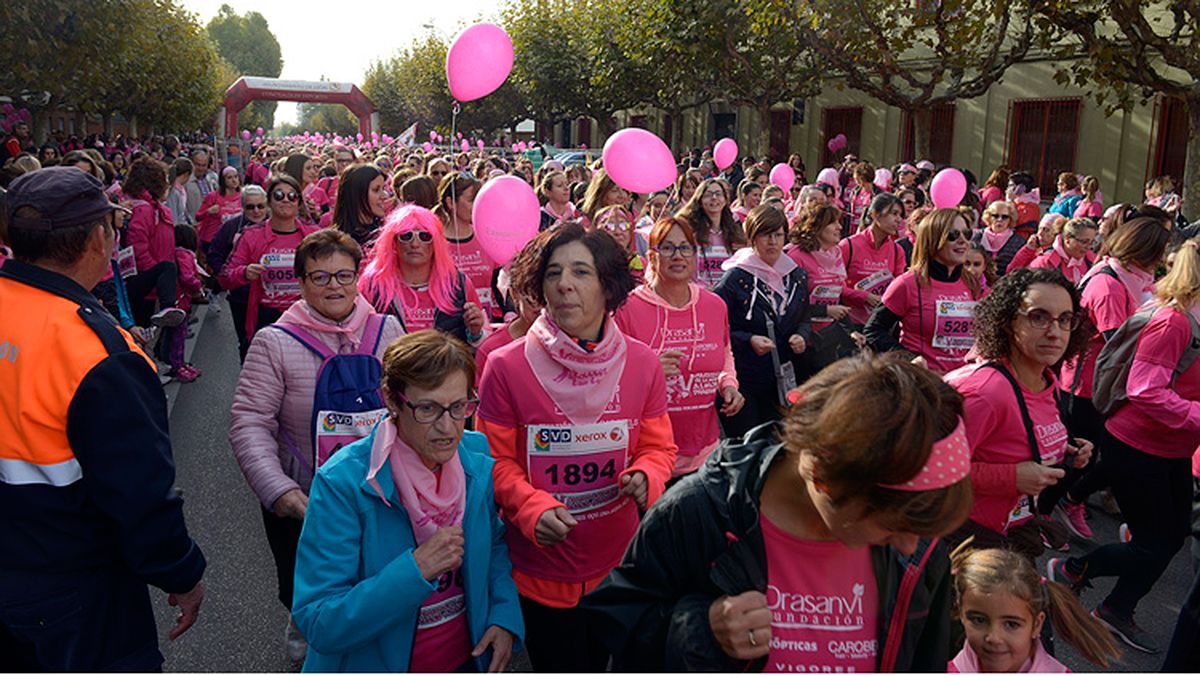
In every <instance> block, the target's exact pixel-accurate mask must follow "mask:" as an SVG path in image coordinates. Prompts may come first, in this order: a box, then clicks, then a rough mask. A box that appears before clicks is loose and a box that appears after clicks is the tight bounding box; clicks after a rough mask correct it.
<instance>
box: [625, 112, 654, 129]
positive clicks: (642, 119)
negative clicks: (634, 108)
mask: <svg viewBox="0 0 1200 675" xmlns="http://www.w3.org/2000/svg"><path fill="white" fill-rule="evenodd" d="M629 126H631V127H636V128H638V129H647V128H649V127H648V126H647V124H646V116H645V115H634V116H633V117H630V118H629Z"/></svg>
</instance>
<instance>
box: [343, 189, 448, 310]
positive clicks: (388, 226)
mask: <svg viewBox="0 0 1200 675" xmlns="http://www.w3.org/2000/svg"><path fill="white" fill-rule="evenodd" d="M413 230H424V231H426V232H428V233H430V234H432V235H433V241H432V242H430V246H431V247H433V252H432V256H431V257H430V261H429V262H430V270H429V293H430V295H432V296H433V304H434V305H436V306H437V308H438V309H439V310H441V312H442V313H444V314H455V313H457V312H458V311H459V308H458V307H456V306H455V304H454V298H455V295H456V294H457V293H458V290H459V273H458V270H457V269H456V268H455V267H454V261H453V260H451V259H450V244H449V243H447V242H446V235H444V234H442V221H441V220H439V219H438V217H437V216H435V215H433V212H432V211H430V210H429V209H426V208H423V207H420V206H416V205H412V204H409V205H406V206H402V207H400V208H398V209H396V210H394V211H392V212H391V213H390V214H388V217H387V220H385V221H384V223H383V227H382V228H380V230H379V235H378V236H377V237H376V238H375V246H374V247H373V248H372V249H371V252H370V254H369V255H368V256H367V260H366V263H365V264H364V265H363V272H362V276H361V277H360V278H359V280H358V290H359V291H361V292H362V294H363V296H364V297H366V298H367V300H369V301H371V303H372V304H373V305H375V309H377V310H379V311H380V312H386V311H388V309H389V308H390V307H391V306H392V303H393V302H395V303H396V304H398V305H400V306H401V307H402V308H405V309H407V308H408V306H409V305H411V304H412V303H413V302H414V301H415V299H414V298H413V292H412V290H411V289H410V288H409V286H408V284H406V283H405V282H404V275H403V274H401V271H400V258H401V256H402V255H403V247H402V244H401V243H400V242H399V241H398V240H397V239H396V237H397V236H398V235H401V234H404V233H405V232H412V231H413Z"/></svg>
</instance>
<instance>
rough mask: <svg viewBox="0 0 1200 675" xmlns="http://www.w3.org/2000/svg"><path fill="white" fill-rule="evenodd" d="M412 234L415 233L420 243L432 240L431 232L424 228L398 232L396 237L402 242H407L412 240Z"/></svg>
mask: <svg viewBox="0 0 1200 675" xmlns="http://www.w3.org/2000/svg"><path fill="white" fill-rule="evenodd" d="M414 234H416V235H417V239H418V240H419V241H420V242H421V243H422V244H428V243H429V242H431V241H433V234H432V233H430V232H426V231H425V230H409V231H408V232H401V233H400V234H398V235H396V239H397V240H398V241H400V242H401V243H403V244H408V243H411V242H412V240H413V235H414Z"/></svg>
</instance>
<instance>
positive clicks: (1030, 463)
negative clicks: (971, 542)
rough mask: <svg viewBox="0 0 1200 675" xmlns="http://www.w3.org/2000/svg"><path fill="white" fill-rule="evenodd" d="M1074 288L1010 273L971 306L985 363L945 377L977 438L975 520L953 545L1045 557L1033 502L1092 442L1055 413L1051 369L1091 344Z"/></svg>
mask: <svg viewBox="0 0 1200 675" xmlns="http://www.w3.org/2000/svg"><path fill="white" fill-rule="evenodd" d="M1082 317H1083V314H1082V312H1081V310H1080V306H1079V293H1078V291H1076V290H1075V285H1074V284H1072V283H1071V282H1069V281H1067V280H1066V279H1064V278H1063V277H1062V275H1061V274H1059V273H1058V272H1057V271H1055V270H1047V269H1039V270H1032V269H1027V268H1022V269H1019V270H1014V271H1013V272H1012V273H1010V274H1008V275H1005V276H1004V277H1002V278H1001V279H1000V281H999V282H998V283H997V284H996V286H995V288H993V289H992V292H991V294H990V295H988V296H987V297H986V298H984V299H983V300H982V301H980V303H979V305H978V306H977V307H976V311H975V324H974V335H975V352H976V354H978V356H979V358H980V359H982V361H981V362H979V363H974V364H970V365H967V366H964V367H962V368H959V369H958V370H955V371H954V372H951V373H948V374H947V375H946V378H945V379H946V381H947V382H948V383H950V384H951V385H952V386H953V387H954V388H955V389H957V390H958V391H959V393H961V394H962V395H963V419H965V420H966V423H967V438H968V439H969V440H970V441H971V483H972V485H973V486H974V488H975V505H974V506H973V507H972V509H971V518H970V520H969V521H968V523H967V524H966V525H965V526H963V527H962V528H961V529H960V530H959V531H958V532H957V533H955V536H954V537H953V540H954V541H953V542H952V543H957V542H961V541H962V540H965V539H966V538H967V537H968V536H974V537H975V546H976V547H983V548H1001V547H1003V548H1014V549H1015V550H1017V551H1018V552H1020V553H1022V554H1024V555H1025V556H1026V557H1027V558H1029V559H1030V560H1031V561H1032V560H1036V559H1037V557H1038V556H1039V555H1041V554H1042V550H1043V546H1042V537H1041V532H1042V527H1043V524H1044V523H1043V522H1042V520H1039V518H1038V517H1037V516H1038V511H1037V509H1036V508H1035V500H1036V498H1037V496H1038V495H1039V494H1040V493H1041V491H1042V490H1043V489H1045V488H1047V487H1049V486H1051V485H1054V484H1055V483H1057V482H1058V481H1059V480H1061V479H1062V477H1063V476H1064V475H1065V467H1066V466H1068V465H1070V466H1074V467H1075V468H1082V467H1084V466H1085V465H1086V464H1087V463H1088V459H1089V458H1090V457H1091V454H1092V443H1091V442H1090V441H1087V440H1083V439H1079V438H1075V439H1071V438H1069V437H1068V433H1067V427H1066V425H1065V424H1064V423H1063V420H1062V418H1061V416H1060V415H1059V410H1058V388H1057V386H1056V384H1057V379H1056V378H1055V376H1054V368H1055V367H1056V366H1057V365H1058V364H1059V363H1060V362H1062V360H1063V359H1064V358H1069V357H1070V356H1073V355H1074V354H1075V353H1076V352H1078V351H1079V350H1080V349H1081V348H1082V347H1083V345H1084V343H1085V342H1086V340H1087V333H1086V332H1085V331H1084V330H1082V329H1081V325H1080V324H1081V320H1082Z"/></svg>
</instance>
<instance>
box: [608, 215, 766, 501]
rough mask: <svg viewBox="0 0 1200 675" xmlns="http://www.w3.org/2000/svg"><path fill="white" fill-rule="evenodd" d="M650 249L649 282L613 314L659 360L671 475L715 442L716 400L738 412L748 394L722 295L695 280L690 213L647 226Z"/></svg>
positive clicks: (688, 467) (696, 461)
mask: <svg viewBox="0 0 1200 675" xmlns="http://www.w3.org/2000/svg"><path fill="white" fill-rule="evenodd" d="M649 256H650V268H649V271H648V273H647V283H646V284H645V285H642V286H638V287H637V288H635V289H634V290H633V292H632V293H631V294H630V295H629V301H628V302H626V303H625V304H624V305H622V306H621V308H620V309H619V310H617V313H616V315H615V317H614V318H615V319H616V322H617V325H618V326H620V327H621V330H622V331H623V332H624V333H625V334H626V335H628V336H630V337H633V338H636V339H638V340H641V341H642V342H644V343H646V345H648V346H649V347H650V348H651V349H653V350H654V351H655V352H656V353H657V354H658V358H659V360H660V361H661V362H662V367H663V374H664V375H665V376H666V383H667V412H668V414H669V415H670V417H671V427H672V429H673V430H674V433H675V443H676V445H678V446H679V454H678V455H677V457H676V459H675V469H674V471H672V474H671V475H672V478H678V477H680V476H683V475H685V474H689V473H691V472H693V471H695V470H696V469H698V468H700V465H701V464H703V463H704V460H705V459H707V458H708V455H709V453H711V452H712V451H713V449H714V448H716V447H717V441H718V440H720V429H719V428H718V425H717V407H718V406H720V410H721V414H723V415H736V414H737V412H738V411H739V410H741V409H742V404H743V403H745V398H743V396H742V395H741V393H739V392H738V380H737V370H736V368H735V367H734V362H733V350H732V349H731V347H730V342H729V316H728V312H727V310H726V308H725V302H724V301H723V300H721V298H720V297H718V296H717V295H716V294H715V293H713V292H712V291H706V290H704V289H703V288H700V287H699V286H698V285H696V284H695V283H694V282H693V281H692V279H694V278H695V273H696V235H695V234H693V233H692V228H691V227H689V226H688V224H687V221H685V220H683V219H682V218H664V219H662V220H660V221H658V223H656V224H655V226H654V228H653V229H652V230H651V231H650V252H649ZM714 401H716V405H714Z"/></svg>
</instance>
